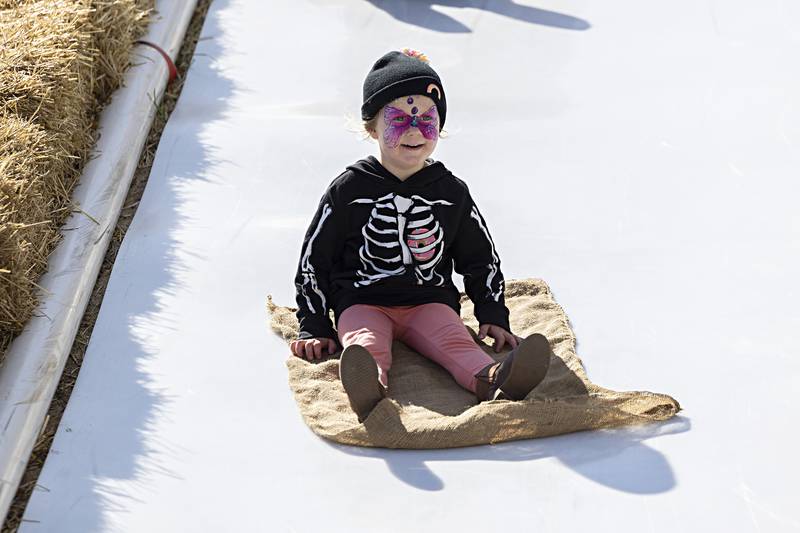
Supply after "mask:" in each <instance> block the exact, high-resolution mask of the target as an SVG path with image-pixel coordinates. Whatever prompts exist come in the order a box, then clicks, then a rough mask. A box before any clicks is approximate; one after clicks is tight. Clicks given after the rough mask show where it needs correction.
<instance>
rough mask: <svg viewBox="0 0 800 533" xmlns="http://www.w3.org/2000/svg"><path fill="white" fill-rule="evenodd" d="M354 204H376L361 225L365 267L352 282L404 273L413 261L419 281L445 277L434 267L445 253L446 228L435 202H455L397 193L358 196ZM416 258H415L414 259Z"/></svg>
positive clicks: (360, 252) (439, 281)
mask: <svg viewBox="0 0 800 533" xmlns="http://www.w3.org/2000/svg"><path fill="white" fill-rule="evenodd" d="M350 203H351V204H373V207H372V211H371V212H370V216H369V220H368V221H367V223H366V224H364V226H363V227H362V228H361V234H362V235H363V236H364V244H362V245H361V248H359V250H358V255H359V258H360V259H361V266H362V269H361V270H358V271H357V274H358V276H359V277H360V279H359V280H358V281H356V282H354V283H353V285H354V286H355V287H363V286H366V285H370V284H372V283H375V282H376V281H378V280H380V279H383V278H387V277H390V276H397V275H400V274H403V273H404V272H405V271H406V268H407V267H411V266H412V265H413V268H414V274H415V276H416V278H417V284H418V285H421V284H422V283H423V282H425V281H432V280H433V279H434V276H436V278H437V280H436V281H435V282H434V284H435V285H442V284H443V283H444V281H445V280H444V277H442V276H441V275H440V274H439V273H438V272H436V271H435V270H434V267H435V266H436V265H437V264H438V263H439V262H440V261H441V259H442V254H443V253H444V230H443V229H442V227H441V225H440V224H439V221H438V220H436V219H435V217H434V216H433V210H432V209H431V206H432V205H436V204H439V205H453V203H452V202H448V201H447V200H426V199H425V198H423V197H421V196H417V195H413V196H411V198H406V197H405V196H401V195H399V194H395V193H389V194H386V195H384V196H382V197H380V198H376V199H372V198H357V199H355V200H353V201H352V202H350ZM415 259H416V262H415V261H414V260H415Z"/></svg>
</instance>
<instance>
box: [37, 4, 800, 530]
mask: <svg viewBox="0 0 800 533" xmlns="http://www.w3.org/2000/svg"><path fill="white" fill-rule="evenodd" d="M799 16H800V7H798V5H796V4H793V3H789V2H780V1H766V2H759V3H753V2H742V1H725V2H723V1H721V0H719V1H713V0H712V1H708V2H690V1H687V0H679V1H677V2H671V3H663V2H662V3H656V2H634V1H620V0H617V1H611V2H603V3H586V2H576V1H575V2H573V1H562V2H544V3H541V2H537V3H533V2H525V3H522V2H515V3H511V2H503V1H489V2H454V1H444V2H438V3H434V4H429V3H427V2H360V1H356V0H329V1H323V0H310V1H309V0H306V1H300V0H291V1H290V0H285V1H280V2H279V1H275V2H257V1H255V0H215V2H214V3H213V4H212V6H211V11H210V12H209V14H208V18H207V19H206V23H205V27H204V29H203V35H202V38H201V41H200V42H199V44H198V47H197V51H196V57H195V59H194V63H193V65H192V68H191V70H190V72H189V76H188V80H187V82H186V85H185V87H184V89H183V93H182V95H181V98H180V101H179V102H178V106H177V108H176V110H175V112H174V114H173V115H172V117H171V119H170V122H169V124H168V125H167V128H166V129H165V131H164V135H163V137H162V139H161V143H160V145H159V149H158V153H157V156H156V161H155V164H154V166H153V169H152V174H151V176H150V181H149V183H148V186H147V190H146V191H145V194H144V197H143V199H142V202H141V204H140V205H139V208H138V211H137V213H136V217H135V219H134V221H133V223H132V225H131V227H130V230H129V231H128V234H127V235H126V238H125V241H124V243H123V245H122V248H121V250H120V252H119V255H118V258H117V261H116V264H115V267H114V271H113V274H112V277H111V280H110V282H109V285H108V289H107V292H106V295H105V299H104V301H103V306H102V309H101V311H100V315H99V317H98V320H97V324H96V326H95V329H94V334H93V336H92V339H91V342H90V344H89V347H88V350H87V353H86V359H85V362H84V364H83V368H82V369H81V373H80V376H79V379H78V382H77V386H76V388H75V391H74V392H73V395H72V398H71V400H70V404H69V407H68V409H67V411H66V412H65V414H64V418H63V419H62V422H61V426H60V428H59V430H58V434H57V436H56V439H55V442H54V444H53V447H52V450H51V453H50V456H49V458H48V460H47V463H46V465H45V468H44V470H43V472H42V475H41V477H40V478H39V486H40V487H39V488H38V489H37V490H36V491H35V492H34V495H33V497H32V499H31V502H30V504H29V506H28V509H27V512H26V515H25V519H26V520H28V521H29V522H26V523H25V524H24V526H23V528H22V531H24V532H33V531H37V532H38V531H58V532H89V531H125V532H130V531H168V532H174V531H270V532H272V531H302V532H305V531H347V532H352V531H369V532H375V531H392V532H395V531H398V532H405V531H415V532H416V531H431V532H433V531H457V530H463V531H488V530H494V529H495V528H497V529H500V528H505V525H506V524H509V523H514V524H521V525H520V528H521V529H523V530H527V531H551V532H571V531H577V530H580V529H582V528H585V529H587V530H591V531H593V532H598V533H599V532H612V531H613V532H619V531H644V530H647V531H656V532H675V531H707V530H714V531H736V532H750V531H754V532H755V531H770V532H783V531H798V530H800V511H798V508H797V505H796V500H797V494H796V479H797V475H798V474H800V468H798V467H799V466H800V459H798V455H797V453H796V451H792V450H795V449H796V441H797V437H798V430H797V428H796V425H795V424H796V422H797V411H796V408H795V405H794V404H795V394H796V391H797V390H798V389H799V388H800V358H798V355H800V348H798V346H800V307H798V305H797V301H798V297H800V290H798V289H799V288H800V282H798V280H797V272H799V271H800V215H798V212H799V211H798V210H797V198H798V192H800V185H798V182H797V169H798V168H800V151H799V150H798V146H799V145H800V71H798V69H797V68H796V65H797V64H798V59H799V58H798V55H800V54H799V53H798V44H800V31H799V30H798V29H797V28H796V21H797V20H798V17H799ZM403 46H408V47H411V48H415V49H418V50H422V51H423V52H425V53H426V54H427V55H428V57H429V58H430V59H431V65H432V66H433V67H434V68H435V69H436V70H437V71H438V72H439V74H440V75H441V77H442V80H443V84H444V87H445V91H446V92H447V101H448V113H447V124H446V129H447V130H449V131H450V138H448V139H442V140H441V141H440V142H439V145H438V147H437V150H436V152H434V155H433V157H434V158H436V159H440V160H442V161H443V162H444V163H445V165H447V166H448V168H450V169H451V170H453V172H454V173H455V174H456V175H457V176H459V177H461V178H462V179H464V180H465V181H467V182H468V183H469V185H470V189H471V190H472V191H473V195H474V197H475V198H476V201H477V203H478V205H479V206H480V208H481V211H482V213H483V214H484V216H485V217H486V219H487V222H488V224H489V227H490V230H491V231H492V235H493V238H494V241H495V244H496V247H497V250H498V253H499V254H500V257H501V259H502V265H503V272H504V274H505V276H506V278H509V279H513V278H523V277H541V278H542V279H544V280H546V282H547V283H548V284H549V285H550V287H551V289H552V290H553V293H554V294H555V297H556V299H557V300H558V301H559V303H560V304H561V305H562V306H563V307H564V309H565V310H566V312H567V314H568V315H569V317H570V319H571V321H572V324H573V326H574V330H575V333H576V335H577V338H578V346H577V351H578V355H579V356H580V357H581V358H582V359H583V362H584V363H585V365H586V368H587V371H588V374H589V377H590V378H591V379H592V380H593V381H595V382H596V383H600V384H602V385H603V386H606V387H609V388H612V389H616V390H632V389H644V390H653V391H659V392H664V393H667V394H670V395H672V396H674V397H675V398H676V399H677V400H678V401H679V402H680V403H681V406H682V407H683V408H684V411H683V412H682V413H681V414H680V415H678V416H677V417H676V418H674V419H673V420H671V421H669V422H667V423H665V424H661V425H659V424H655V425H650V426H644V427H641V428H629V429H623V430H615V431H604V432H588V433H577V434H572V435H565V436H560V437H554V438H548V439H540V440H531V441H518V442H514V443H508V444H503V445H497V446H492V447H488V446H487V447H477V448H464V449H455V450H441V451H388V450H374V449H362V448H350V447H346V446H339V445H332V444H329V443H326V442H325V441H322V440H320V439H319V438H317V437H316V436H314V435H313V434H312V433H311V432H310V430H308V429H307V428H306V426H305V425H304V424H303V422H302V420H301V418H300V415H299V413H298V411H297V409H296V408H295V405H294V400H293V398H292V396H291V393H290V391H289V388H288V385H287V382H286V380H287V376H286V367H285V365H284V359H285V357H288V356H289V352H288V349H287V348H286V347H285V345H284V344H283V342H282V341H281V340H280V339H279V338H278V337H277V336H275V335H273V334H272V333H271V331H270V330H269V328H268V326H267V318H268V317H267V313H266V306H265V301H266V295H267V294H268V293H271V294H272V295H273V298H274V300H275V302H276V303H278V304H283V305H287V304H292V302H293V299H294V286H293V284H292V281H293V276H294V272H295V268H296V266H297V261H298V259H299V251H300V244H301V241H302V236H303V233H304V231H305V229H306V227H307V224H308V223H309V222H310V218H311V215H312V214H313V211H314V209H315V207H316V204H317V201H318V199H319V197H320V195H321V194H322V192H323V190H324V188H325V186H326V185H327V184H328V183H329V182H330V180H331V179H333V178H334V177H335V176H336V175H338V174H339V173H340V172H341V171H342V170H343V169H344V167H345V166H346V165H347V164H349V163H351V162H353V161H355V160H356V159H358V158H360V157H364V156H365V155H367V154H369V153H374V154H377V146H376V145H375V144H372V143H369V142H364V141H361V140H360V139H359V138H358V136H356V135H355V134H352V133H349V132H348V131H347V126H346V125H345V122H344V118H343V116H344V114H345V113H350V114H351V115H353V116H355V117H358V110H359V106H360V104H361V84H362V82H363V79H364V76H365V75H366V73H367V71H368V70H369V68H370V67H371V65H372V63H373V62H374V61H375V59H377V58H378V57H380V56H381V55H382V54H383V53H385V52H387V51H389V50H391V49H398V48H400V47H403ZM458 282H459V283H460V280H458ZM497 504H501V507H495V506H496V505H497Z"/></svg>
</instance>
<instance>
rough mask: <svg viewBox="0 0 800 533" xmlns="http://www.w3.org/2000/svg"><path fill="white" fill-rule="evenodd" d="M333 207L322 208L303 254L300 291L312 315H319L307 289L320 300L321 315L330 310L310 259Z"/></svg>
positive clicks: (325, 206)
mask: <svg viewBox="0 0 800 533" xmlns="http://www.w3.org/2000/svg"><path fill="white" fill-rule="evenodd" d="M331 211H332V209H331V206H330V204H325V205H324V206H323V207H322V214H321V215H320V217H319V222H317V227H316V228H314V233H313V234H312V235H311V237H310V238H309V239H308V243H306V249H305V251H304V252H303V257H302V259H301V261H300V268H301V272H302V274H303V283H302V284H301V285H300V287H299V289H300V291H301V292H302V294H303V296H305V299H306V303H307V304H308V309H309V310H310V311H311V312H312V313H317V311H316V309H315V308H314V304H312V303H311V298H310V297H309V293H308V291H307V290H306V288H307V287H310V288H311V290H312V291H314V292H315V293H316V294H317V296H319V299H320V311H319V312H320V313H324V312H325V310H326V309H327V308H328V307H327V305H326V304H325V295H324V294H322V291H321V290H319V285H318V284H317V274H316V272H315V271H314V266H313V265H312V264H311V261H310V258H311V253H312V252H313V250H314V240H315V239H316V238H317V235H319V232H320V231H321V230H322V225H323V224H324V223H325V220H326V219H327V218H328V216H330V214H331Z"/></svg>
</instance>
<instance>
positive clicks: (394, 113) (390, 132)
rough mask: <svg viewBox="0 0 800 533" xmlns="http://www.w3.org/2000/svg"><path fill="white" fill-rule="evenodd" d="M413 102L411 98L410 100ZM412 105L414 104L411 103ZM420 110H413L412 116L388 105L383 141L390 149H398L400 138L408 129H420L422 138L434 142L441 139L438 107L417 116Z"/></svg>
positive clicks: (385, 110)
mask: <svg viewBox="0 0 800 533" xmlns="http://www.w3.org/2000/svg"><path fill="white" fill-rule="evenodd" d="M409 100H411V98H409ZM409 103H412V102H409ZM417 111H418V109H417V108H416V107H413V108H412V109H411V113H412V116H409V115H407V114H406V112H405V111H403V110H402V109H398V108H396V107H392V106H390V105H387V106H386V107H385V108H384V110H383V122H384V124H386V130H385V131H384V132H383V140H384V141H385V142H386V145H387V146H389V147H390V148H397V145H398V144H399V143H400V137H402V136H403V134H404V133H405V132H406V130H407V129H408V128H412V127H414V128H419V131H420V132H422V136H423V137H425V138H426V139H428V140H430V141H432V140H435V139H437V138H438V137H439V115H438V113H437V112H436V105H435V104H434V105H432V106H431V107H430V109H428V110H427V111H425V113H423V114H422V115H419V116H417Z"/></svg>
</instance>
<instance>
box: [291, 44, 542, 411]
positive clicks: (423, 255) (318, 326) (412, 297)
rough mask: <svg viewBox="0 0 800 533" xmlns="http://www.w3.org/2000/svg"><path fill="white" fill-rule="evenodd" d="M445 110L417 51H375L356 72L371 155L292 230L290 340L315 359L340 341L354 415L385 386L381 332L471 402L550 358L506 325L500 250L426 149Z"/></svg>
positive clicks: (520, 381) (434, 78)
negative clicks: (298, 248) (470, 317)
mask: <svg viewBox="0 0 800 533" xmlns="http://www.w3.org/2000/svg"><path fill="white" fill-rule="evenodd" d="M446 114H447V101H446V99H445V92H444V87H443V86H442V82H441V79H440V78H439V76H438V75H437V73H436V72H435V71H434V70H433V68H431V67H430V65H429V64H428V60H427V58H426V57H425V56H424V55H423V54H421V53H419V52H416V51H413V50H408V49H403V51H401V52H398V51H392V52H389V53H387V54H385V55H384V56H383V57H381V58H380V59H378V61H377V62H376V63H375V64H374V65H373V67H372V69H371V70H370V72H369V73H368V74H367V77H366V80H365V81H364V100H363V105H362V107H361V118H362V119H363V120H364V121H365V124H364V127H365V129H366V131H368V132H369V134H370V135H371V136H372V138H374V139H376V140H377V141H378V144H379V146H380V159H377V158H375V157H374V156H369V157H367V158H365V159H361V160H359V161H357V162H356V163H354V164H352V165H350V166H348V167H347V168H346V170H345V171H344V172H342V174H340V175H339V176H337V177H336V178H335V179H334V180H333V181H332V182H331V183H330V184H329V186H328V188H327V190H326V191H325V194H324V195H323V197H322V199H321V200H320V202H319V206H318V208H317V211H316V213H315V215H314V218H313V219H312V221H311V224H310V226H309V228H308V231H307V232H306V235H305V239H304V241H303V245H302V252H301V256H300V263H299V266H298V269H297V275H296V277H295V285H296V288H297V305H298V310H297V318H298V320H299V322H300V333H299V335H298V340H295V341H293V342H292V343H291V349H292V352H293V353H294V354H295V355H297V356H299V357H305V358H307V359H308V360H312V359H320V358H321V357H322V355H323V352H327V353H328V354H333V353H335V352H336V351H337V349H338V346H337V342H336V341H337V339H338V340H339V341H340V342H341V345H342V347H344V351H343V352H342V355H341V359H340V377H341V380H342V384H343V386H344V389H345V391H346V392H347V395H348V398H349V400H350V404H351V406H352V408H353V410H354V411H355V412H356V414H357V416H358V419H359V421H363V420H364V419H365V418H366V417H367V415H368V414H369V413H370V411H371V410H372V409H373V407H374V406H375V405H376V404H377V403H378V402H379V401H380V400H381V399H382V398H384V397H386V395H387V388H388V386H389V370H390V368H391V366H392V354H391V345H392V340H393V339H399V340H400V341H402V342H403V343H405V344H406V345H407V346H409V347H410V348H412V349H413V350H415V351H417V352H419V353H420V354H422V355H424V356H425V357H428V358H430V359H432V360H433V361H435V362H436V363H438V364H440V365H441V366H443V367H444V368H445V369H447V371H449V372H450V373H451V374H452V375H453V377H454V378H455V380H456V381H457V382H458V383H459V384H460V385H461V386H462V387H464V388H466V389H468V390H470V391H472V392H473V393H475V395H476V396H477V398H478V400H479V401H485V400H493V399H509V400H521V399H523V398H524V397H525V396H526V395H527V394H528V393H529V392H530V391H531V390H532V389H533V388H534V387H535V386H536V385H538V384H539V382H541V380H542V379H543V378H544V376H545V374H546V373H547V369H548V366H549V363H550V355H551V351H550V347H549V343H548V342H547V339H546V338H545V337H543V336H542V335H539V334H533V335H531V336H529V337H528V338H526V339H524V340H522V339H520V338H519V337H517V336H515V335H513V334H512V333H511V330H510V327H509V322H508V315H509V312H508V308H507V307H506V305H505V299H504V294H503V292H504V278H503V274H502V272H501V271H500V258H499V257H498V255H497V251H496V250H495V246H494V243H493V242H492V238H491V236H490V234H489V230H488V228H487V226H486V222H485V221H484V219H483V216H481V213H480V211H479V210H478V208H477V206H476V205H475V202H474V201H473V200H472V197H471V196H470V192H469V189H468V187H467V184H466V183H464V182H463V181H462V180H460V179H459V178H457V177H455V176H454V175H453V174H452V173H451V172H450V171H449V170H447V168H445V166H444V165H443V164H442V163H441V162H440V161H434V160H433V159H431V158H430V155H431V154H432V153H433V151H434V149H435V148H436V143H437V141H438V138H439V133H440V131H441V129H442V127H443V126H444V122H445V117H446ZM453 269H455V271H456V272H457V273H459V274H461V275H463V276H464V288H465V291H466V293H467V295H468V296H469V298H470V299H471V300H472V301H473V303H474V304H475V316H476V318H477V319H478V321H479V323H480V329H479V332H478V337H479V338H480V339H483V338H484V337H485V336H486V335H489V336H490V337H492V338H493V339H494V351H495V352H499V351H500V349H501V348H502V347H503V346H504V345H506V344H508V345H509V346H510V347H512V348H513V350H512V351H511V352H510V353H509V355H508V356H507V357H506V359H505V360H504V361H503V362H502V363H497V362H495V361H494V359H492V358H491V357H490V356H489V355H487V354H486V353H485V352H484V351H483V350H482V349H481V348H480V347H479V346H478V345H477V344H476V343H475V341H474V340H473V338H472V337H471V336H470V334H469V332H468V330H467V328H466V327H465V326H464V323H463V321H462V320H461V316H460V303H459V292H458V289H457V288H456V287H455V285H454V284H453V282H452V270H453ZM329 309H332V310H333V312H334V318H335V321H336V330H334V327H333V325H332V324H331V320H330V318H329ZM337 330H338V334H337Z"/></svg>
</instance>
